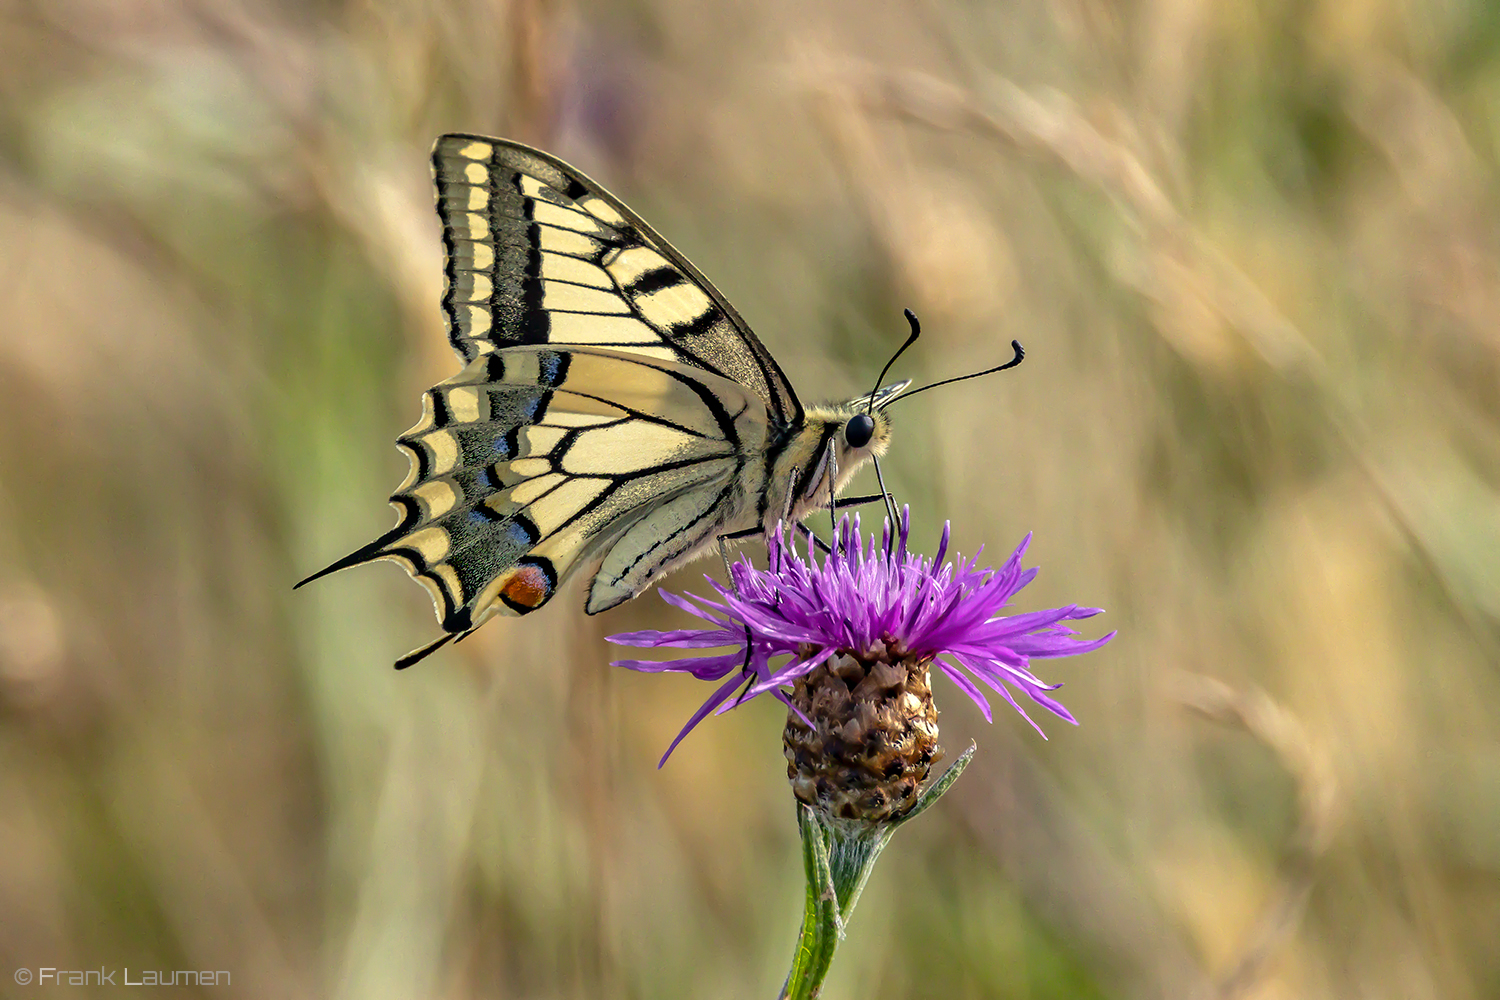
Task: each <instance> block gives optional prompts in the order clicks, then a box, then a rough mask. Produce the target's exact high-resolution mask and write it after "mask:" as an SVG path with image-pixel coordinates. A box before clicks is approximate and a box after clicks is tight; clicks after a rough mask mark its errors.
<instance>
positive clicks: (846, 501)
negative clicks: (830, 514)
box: [834, 493, 896, 510]
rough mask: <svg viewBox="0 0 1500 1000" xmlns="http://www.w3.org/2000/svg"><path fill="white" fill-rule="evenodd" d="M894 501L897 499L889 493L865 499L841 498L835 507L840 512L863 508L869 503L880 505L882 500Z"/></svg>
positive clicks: (873, 494)
mask: <svg viewBox="0 0 1500 1000" xmlns="http://www.w3.org/2000/svg"><path fill="white" fill-rule="evenodd" d="M894 499H896V498H895V497H893V496H891V494H889V493H871V494H870V495H869V496H863V497H840V498H839V500H838V502H837V503H835V504H834V506H835V507H837V508H838V509H839V510H843V509H844V508H846V507H863V506H864V505H865V504H867V503H879V502H880V501H882V500H894Z"/></svg>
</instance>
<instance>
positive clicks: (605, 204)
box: [432, 134, 802, 426]
mask: <svg viewBox="0 0 1500 1000" xmlns="http://www.w3.org/2000/svg"><path fill="white" fill-rule="evenodd" d="M432 166H433V176H434V179H435V181H436V183H437V192H438V215H439V217H440V218H441V219H442V222H443V246H444V249H445V250H446V252H447V268H446V269H447V276H448V287H447V291H446V292H445V293H444V296H443V309H444V311H445V312H446V314H447V318H448V322H449V339H450V340H451V342H452V344H453V347H454V349H455V350H456V351H458V353H459V354H460V355H461V356H462V357H463V358H464V359H465V360H466V361H472V360H473V359H475V358H476V357H478V356H479V355H481V354H484V353H486V352H488V351H492V350H496V349H498V348H503V347H508V346H511V345H515V344H550V345H584V346H592V347H602V348H607V349H609V350H615V351H622V352H626V353H631V354H641V355H645V356H647V357H651V358H656V359H659V360H667V361H674V362H676V363H678V364H684V365H690V366H693V367H696V368H700V369H702V370H704V371H707V372H711V373H712V374H714V375H717V376H720V377H721V378H724V379H727V380H729V381H731V382H735V383H738V384H739V385H741V386H744V387H745V388H747V389H749V390H750V391H751V392H752V393H754V394H755V395H756V396H758V397H760V399H761V400H762V401H763V402H764V404H765V406H766V409H767V411H768V415H769V418H770V419H771V420H772V421H774V422H775V423H776V424H778V425H781V426H795V425H797V424H799V423H800V422H801V420H802V406H801V404H800V403H799V402H798V400H797V395H796V393H795V392H793V391H792V387H791V384H790V383H789V382H788V381H787V379H786V376H785V375H784V374H782V372H781V369H780V367H778V366H777V364H776V361H775V360H774V359H773V358H772V357H771V354H770V352H769V351H767V350H766V349H765V347H764V346H763V345H762V344H761V342H760V341H759V340H757V339H756V337H755V334H754V333H752V332H751V331H750V328H749V327H748V326H746V325H745V321H744V320H743V319H741V318H740V315H739V313H737V312H735V310H734V307H733V306H731V305H730V304H729V303H728V302H727V301H726V300H725V298H724V296H723V295H721V294H720V293H719V291H718V289H716V288H714V286H713V285H712V284H711V283H710V282H709V281H708V279H707V278H705V277H704V276H703V275H702V274H700V273H699V272H698V269H697V268H695V267H694V266H693V265H692V264H691V263H689V262H688V261H687V259H686V258H684V257H683V256H682V254H680V253H678V252H677V250H676V249H675V248H673V246H672V245H671V244H670V243H668V242H667V241H666V240H664V239H662V238H661V236H659V235H657V233H656V232H655V230H653V229H652V228H651V227H650V226H649V225H647V224H646V223H645V222H644V221H643V220H642V219H641V218H640V217H639V216H638V215H636V214H635V213H634V212H632V211H631V210H630V209H629V208H627V207H626V206H625V205H624V204H622V203H621V202H620V200H619V199H617V198H616V197H614V195H612V194H610V193H609V192H608V191H606V190H605V189H604V188H602V187H601V186H599V185H598V184H596V183H594V182H593V181H592V180H590V179H589V178H588V177H586V176H584V175H583V174H581V173H579V172H578V171H577V170H575V169H573V168H572V167H570V166H568V165H567V164H566V163H563V162H562V161H561V160H558V159H556V158H555V157H552V156H549V155H548V154H547V153H544V152H542V151H540V150H536V149H532V148H530V147H528V146H523V145H521V144H519V143H514V142H509V141H507V140H504V139H491V138H486V137H484V136H475V135H457V134H455V135H445V136H443V137H441V138H440V139H438V141H437V144H436V145H435V146H434V147H433V152H432Z"/></svg>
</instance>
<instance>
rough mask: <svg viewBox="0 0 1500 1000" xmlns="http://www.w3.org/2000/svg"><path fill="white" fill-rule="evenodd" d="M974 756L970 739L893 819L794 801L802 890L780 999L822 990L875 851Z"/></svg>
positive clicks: (802, 999) (805, 999)
mask: <svg viewBox="0 0 1500 1000" xmlns="http://www.w3.org/2000/svg"><path fill="white" fill-rule="evenodd" d="M973 758H974V746H973V744H970V746H969V749H968V750H966V751H964V753H963V755H962V756H960V757H959V758H958V760H956V761H954V762H953V766H952V767H950V768H948V770H947V771H946V772H944V774H943V776H942V777H941V778H939V779H938V780H937V781H935V782H933V783H932V785H930V786H929V787H928V788H927V789H926V790H925V791H924V792H923V793H922V796H921V797H920V798H919V799H917V802H916V804H915V805H914V806H913V807H912V809H911V811H910V812H908V813H907V814H906V815H905V816H903V817H901V819H899V820H896V821H895V822H893V823H884V824H880V825H873V824H870V825H858V824H843V823H838V822H836V821H830V820H826V819H824V818H823V817H821V816H820V815H819V814H818V813H816V812H814V811H813V810H812V809H811V808H809V807H808V806H805V805H801V804H799V805H798V806H797V829H798V831H799V832H800V833H801V835H802V868H803V872H804V873H805V874H806V876H807V894H806V897H805V900H804V904H803V909H802V930H801V933H799V934H798V936H797V951H796V953H795V954H794V955H793V957H792V970H791V971H790V972H789V973H787V977H786V983H785V984H783V985H782V987H781V996H780V998H779V1000H814V998H816V997H817V996H818V995H819V994H821V993H822V990H823V979H824V978H825V977H826V976H827V975H828V970H829V968H830V967H831V966H832V965H833V953H834V951H835V950H836V949H837V948H838V945H839V942H840V941H841V940H843V937H844V925H845V924H847V923H848V922H849V917H850V916H851V915H852V914H853V913H854V906H855V904H856V903H858V902H859V896H860V893H861V892H863V891H864V888H865V883H866V882H868V881H869V880H870V873H871V872H872V871H874V870H875V862H876V860H877V859H878V858H879V857H880V852H881V851H883V850H885V845H886V844H888V843H890V840H891V837H892V835H894V834H895V832H896V830H897V828H898V827H900V826H901V825H902V824H904V823H907V822H909V821H910V820H912V819H914V818H916V817H917V815H919V814H920V813H922V812H923V811H925V810H926V809H927V808H928V807H929V806H931V805H932V804H933V803H934V802H936V801H937V800H938V798H939V797H940V796H941V795H942V794H943V793H944V792H946V791H947V790H948V789H949V788H951V787H952V786H953V782H955V781H957V780H958V776H959V775H960V774H962V773H963V771H964V768H966V767H968V766H969V761H970V760H972V759H973Z"/></svg>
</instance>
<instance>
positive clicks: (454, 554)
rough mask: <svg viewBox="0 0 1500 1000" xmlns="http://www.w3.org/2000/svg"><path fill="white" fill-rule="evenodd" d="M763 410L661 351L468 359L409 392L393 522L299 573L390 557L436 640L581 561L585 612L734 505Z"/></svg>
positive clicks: (507, 353) (506, 607)
mask: <svg viewBox="0 0 1500 1000" xmlns="http://www.w3.org/2000/svg"><path fill="white" fill-rule="evenodd" d="M766 420H767V415H766V408H765V404H764V403H762V402H761V400H760V399H759V398H758V397H756V396H755V395H753V394H752V393H750V392H748V391H746V390H745V389H744V388H743V387H741V386H739V385H737V384H735V383H733V382H729V381H728V380H726V379H722V378H719V377H718V376H716V375H711V374H709V373H707V372H705V371H703V370H701V369H698V368H694V367H691V366H688V365H683V364H679V363H677V362H674V361H665V360H658V359H654V358H650V357H643V356H640V355H630V354H626V353H623V352H618V351H611V350H606V349H601V348H583V347H535V346H529V345H523V346H516V347H507V348H500V349H497V350H493V351H491V352H488V353H485V354H481V355H479V356H477V357H475V358H474V360H473V361H471V362H470V363H469V364H468V366H467V367H465V369H464V370H463V371H462V372H460V373H459V374H458V375H456V376H454V377H453V378H451V379H448V380H447V381H445V382H442V383H440V384H439V385H437V386H434V387H433V388H432V389H430V390H428V391H427V392H426V393H425V394H424V396H423V415H422V419H421V421H419V422H418V423H417V425H416V426H415V427H413V428H412V429H411V430H409V431H407V432H406V433H405V434H403V435H402V436H401V437H400V438H399V439H398V442H397V443H398V444H399V445H400V447H401V448H402V450H403V451H405V452H406V453H407V455H408V456H409V457H410V459H411V463H412V468H411V473H410V474H409V475H408V477H407V480H406V482H405V483H403V484H402V485H401V486H400V487H399V488H398V489H397V491H396V493H395V494H394V495H393V496H392V497H391V502H392V504H394V505H395V506H396V507H397V509H398V510H399V512H400V515H401V520H400V523H398V524H397V525H396V527H394V528H392V529H391V530H390V531H389V532H387V533H386V534H385V535H383V536H381V537H380V538H378V539H376V540H375V541H374V542H371V543H370V544H369V545H367V546H365V547H364V548H362V549H360V550H358V551H356V552H354V553H351V554H350V555H349V556H346V557H345V558H344V559H341V560H339V561H338V562H336V563H334V564H333V565H332V566H330V567H328V568H327V569H325V570H323V571H322V572H321V573H318V574H317V575H316V576H314V577H310V578H309V580H311V579H316V577H317V576H322V575H323V574H324V573H330V572H333V571H334V570H337V569H342V568H344V567H346V566H352V565H355V564H358V563H362V562H368V561H370V560H374V559H381V558H387V559H393V560H395V561H396V562H398V563H400V564H401V565H403V566H404V567H405V568H406V570H407V571H408V572H409V573H410V574H411V575H412V577H413V578H415V579H416V580H417V581H418V582H420V583H421V584H422V585H423V586H425V587H426V588H427V590H428V591H429V592H430V593H431V595H432V598H433V603H434V605H435V607H436V610H437V612H438V616H439V618H440V619H441V621H442V626H443V629H444V631H445V632H447V633H449V637H451V636H452V635H455V634H460V633H463V632H467V631H470V630H472V629H473V628H475V627H476V626H477V625H479V624H480V622H482V621H483V620H484V619H486V618H488V617H489V616H491V615H493V614H511V615H518V614H527V613H529V612H531V611H535V610H536V609H537V608H539V607H541V606H542V605H543V604H545V603H546V602H547V601H548V600H549V599H550V598H551V597H552V595H553V594H554V593H556V591H557V589H558V587H559V586H560V585H561V584H562V583H563V581H565V580H566V579H567V578H568V577H569V575H571V574H572V573H573V572H574V571H575V570H578V569H579V568H580V567H584V566H587V565H589V564H593V563H596V564H597V570H596V572H595V574H594V578H593V581H592V584H591V586H590V589H589V596H588V604H587V610H588V611H589V612H590V613H595V612H598V611H603V610H605V609H607V608H610V607H613V606H614V605H616V604H619V603H621V602H622V601H626V600H629V599H630V598H631V597H634V596H635V595H636V594H638V593H640V591H641V590H643V589H645V587H647V586H648V585H649V584H650V583H651V582H652V581H653V580H654V579H655V578H656V577H658V576H660V575H661V574H662V573H664V572H666V571H667V570H668V569H670V568H671V567H672V566H673V565H675V564H676V563H677V562H680V561H682V560H683V559H685V558H687V557H689V556H691V555H692V554H693V553H694V552H695V551H696V550H697V549H698V548H700V547H701V546H702V545H703V544H704V543H705V542H706V541H707V540H709V539H711V538H712V537H713V536H714V535H715V534H716V533H717V532H719V531H720V530H721V526H722V525H723V524H724V523H725V521H726V519H728V518H730V517H732V516H733V515H734V513H735V512H736V511H738V510H740V509H741V508H742V506H743V505H744V501H745V497H746V496H747V490H754V489H756V488H757V487H756V483H757V482H758V481H759V477H760V476H761V473H760V471H759V470H760V469H761V463H762V462H763V455H764V451H765V439H766V429H767V423H766ZM303 582H304V583H306V582H308V581H306V580H305V581H303ZM299 586H300V584H299ZM433 648H435V647H433Z"/></svg>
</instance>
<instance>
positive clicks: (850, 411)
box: [777, 382, 911, 519]
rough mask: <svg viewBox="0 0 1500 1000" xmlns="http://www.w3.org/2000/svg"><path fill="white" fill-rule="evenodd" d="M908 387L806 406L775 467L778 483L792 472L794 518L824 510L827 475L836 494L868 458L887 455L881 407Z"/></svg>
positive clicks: (885, 424) (888, 431) (887, 432)
mask: <svg viewBox="0 0 1500 1000" xmlns="http://www.w3.org/2000/svg"><path fill="white" fill-rule="evenodd" d="M909 385H911V383H910V382H897V383H895V384H893V385H888V386H885V387H884V388H882V389H878V390H876V391H875V392H874V393H873V394H872V395H866V396H860V397H858V398H857V399H851V400H848V401H847V402H843V403H825V404H823V405H821V406H812V407H808V409H807V415H806V423H805V424H804V425H803V429H802V431H801V432H800V433H799V434H798V435H797V439H796V440H795V442H794V443H793V444H792V446H791V447H790V448H788V449H787V451H786V453H785V455H784V458H783V459H782V461H781V462H778V466H780V467H779V468H778V470H777V472H778V474H779V478H780V479H781V481H782V482H786V477H787V476H788V474H789V473H790V472H791V471H792V468H795V470H796V474H795V477H794V481H795V483H796V495H795V498H794V508H795V514H794V516H795V517H796V518H799V519H800V518H801V517H804V516H806V514H808V513H810V512H812V511H814V510H816V509H818V508H819V507H822V506H827V504H828V490H829V483H828V475H829V473H830V472H832V473H833V475H834V476H835V479H834V482H833V490H834V492H835V493H837V492H838V491H839V490H842V489H843V487H844V486H845V484H846V483H847V482H848V481H849V479H850V478H851V477H853V475H854V473H855V472H856V471H858V470H859V468H860V466H862V465H864V464H865V463H866V462H868V461H869V460H870V458H871V457H872V456H876V455H884V454H885V450H886V448H887V447H889V445H890V441H891V422H890V419H889V418H888V417H887V416H886V415H885V413H884V412H883V411H882V407H884V406H885V405H886V404H887V403H889V402H890V401H891V400H893V399H895V398H896V397H897V396H898V395H899V394H900V393H901V391H902V390H903V389H905V388H906V387H907V386H909ZM830 453H831V455H832V458H833V462H832V468H830V463H829V457H830ZM783 463H784V464H783Z"/></svg>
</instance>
